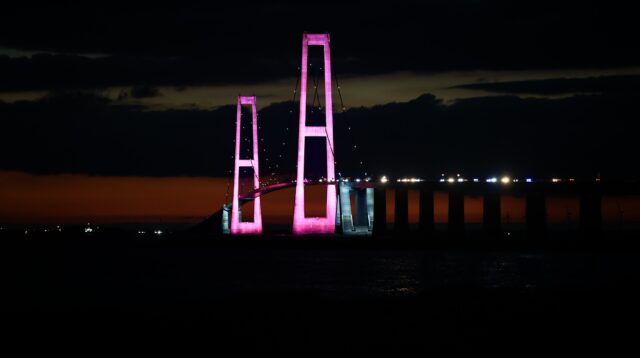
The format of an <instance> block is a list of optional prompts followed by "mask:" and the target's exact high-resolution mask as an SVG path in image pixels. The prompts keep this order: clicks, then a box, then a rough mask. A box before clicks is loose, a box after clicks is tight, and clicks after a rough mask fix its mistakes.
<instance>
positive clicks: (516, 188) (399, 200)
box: [214, 181, 640, 236]
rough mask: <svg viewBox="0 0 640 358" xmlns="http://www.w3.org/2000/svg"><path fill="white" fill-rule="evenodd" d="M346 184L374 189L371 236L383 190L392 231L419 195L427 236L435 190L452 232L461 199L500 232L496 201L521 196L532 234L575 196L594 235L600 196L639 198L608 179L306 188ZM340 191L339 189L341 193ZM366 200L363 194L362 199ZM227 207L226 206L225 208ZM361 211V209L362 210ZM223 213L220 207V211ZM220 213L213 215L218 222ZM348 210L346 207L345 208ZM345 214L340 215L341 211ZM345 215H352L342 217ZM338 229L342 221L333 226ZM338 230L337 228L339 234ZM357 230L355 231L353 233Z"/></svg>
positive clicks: (380, 224)
mask: <svg viewBox="0 0 640 358" xmlns="http://www.w3.org/2000/svg"><path fill="white" fill-rule="evenodd" d="M336 184H341V185H342V186H346V190H347V193H349V191H355V192H356V194H358V192H362V191H365V190H367V189H370V190H372V191H373V201H372V202H373V203H374V205H372V209H371V210H372V211H373V212H372V215H371V217H370V218H369V220H368V221H369V225H367V226H369V234H371V231H372V232H373V233H375V234H382V233H385V232H386V231H387V226H388V225H387V224H388V223H387V219H386V218H387V215H386V213H387V202H386V201H387V199H386V197H387V196H386V192H387V191H388V190H393V191H394V192H395V195H394V197H395V199H394V201H395V203H394V204H395V205H394V214H395V215H394V222H393V231H394V232H400V233H401V232H406V231H408V230H409V221H408V192H409V191H418V192H419V198H420V199H419V228H420V231H422V232H425V233H429V232H431V231H433V230H434V200H433V194H434V193H435V192H446V193H448V197H449V198H448V200H449V205H448V206H449V209H448V230H449V232H451V233H454V234H455V233H463V232H464V196H465V195H471V196H482V197H483V199H484V200H483V223H482V224H483V229H484V230H485V231H487V232H496V233H497V232H500V230H501V214H500V205H501V203H500V202H501V200H500V197H501V196H502V195H510V196H522V197H524V198H525V202H526V204H525V223H526V230H527V232H528V233H530V234H531V235H534V236H535V235H542V234H544V232H545V231H546V229H547V217H546V216H547V215H546V210H547V209H546V198H547V197H553V196H559V197H560V196H562V197H577V198H578V199H579V209H580V211H579V227H580V230H582V231H585V232H593V233H597V232H599V231H601V230H602V197H603V196H630V195H631V196H633V195H640V183H638V182H606V181H592V182H585V181H575V182H572V181H562V182H556V183H552V182H533V183H527V182H515V183H514V182H510V183H507V184H503V183H500V182H498V183H487V182H455V183H448V182H445V183H443V182H427V181H424V182H414V183H411V182H387V183H379V182H365V181H361V182H354V181H350V182H338V183H328V182H307V183H305V186H311V185H313V186H319V185H336ZM295 185H296V183H295V182H287V183H279V184H274V185H269V186H266V187H263V188H260V189H257V190H254V191H251V192H249V193H247V194H245V195H243V196H242V197H240V203H241V205H242V204H244V203H246V202H248V201H251V200H253V199H254V198H256V197H258V196H262V195H267V194H269V193H271V192H275V191H279V190H284V189H287V188H293V187H295ZM339 192H340V191H339ZM363 197H364V196H363ZM227 207H228V205H227ZM363 208H364V209H365V210H362V209H363ZM359 209H360V210H358V211H359V212H361V213H362V212H366V205H364V206H360V207H359ZM223 210H224V209H223ZM223 210H221V211H220V212H218V213H216V214H214V216H215V217H218V218H221V212H222V211H223ZM349 210H350V208H349ZM343 214H344V213H343ZM346 214H350V212H349V213H346ZM353 223H354V225H355V223H360V225H362V224H363V223H364V224H365V225H366V223H367V220H366V219H365V218H363V217H362V216H361V217H360V218H355V217H354V218H353ZM336 224H337V225H340V222H337V223H336ZM338 231H339V230H338ZM354 231H355V229H354Z"/></svg>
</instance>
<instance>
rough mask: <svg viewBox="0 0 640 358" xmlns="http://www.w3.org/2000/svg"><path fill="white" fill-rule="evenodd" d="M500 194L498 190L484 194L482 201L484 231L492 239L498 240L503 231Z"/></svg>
mask: <svg viewBox="0 0 640 358" xmlns="http://www.w3.org/2000/svg"><path fill="white" fill-rule="evenodd" d="M500 209H501V206H500V193H499V192H498V190H497V189H493V190H490V191H488V192H486V193H485V194H484V199H483V201H482V229H483V230H484V232H485V234H486V235H487V236H488V237H490V238H498V237H499V236H500V232H501V230H502V227H501V220H500Z"/></svg>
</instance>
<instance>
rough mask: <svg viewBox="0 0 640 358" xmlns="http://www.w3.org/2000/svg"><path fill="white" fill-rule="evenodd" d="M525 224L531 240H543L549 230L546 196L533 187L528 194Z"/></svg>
mask: <svg viewBox="0 0 640 358" xmlns="http://www.w3.org/2000/svg"><path fill="white" fill-rule="evenodd" d="M525 222H526V228H527V236H528V237H529V238H538V239H539V238H542V237H544V235H545V233H546V230H547V208H546V199H545V195H544V193H543V192H542V190H540V189H539V188H536V187H532V188H530V189H529V190H528V191H527V193H526V204H525Z"/></svg>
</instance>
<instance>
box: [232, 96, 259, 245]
mask: <svg viewBox="0 0 640 358" xmlns="http://www.w3.org/2000/svg"><path fill="white" fill-rule="evenodd" d="M247 104H248V105H251V119H252V120H251V126H252V138H253V141H252V144H253V153H252V154H251V157H250V158H249V159H241V158H240V142H241V139H242V138H240V132H241V131H240V129H241V128H242V123H241V117H242V105H247ZM234 159H235V165H234V171H233V201H232V204H231V205H232V206H231V230H230V232H231V234H261V233H262V210H261V208H260V197H259V196H258V197H256V198H253V221H252V222H242V221H241V219H240V218H241V215H242V212H241V209H240V199H239V194H240V193H239V190H240V188H239V185H240V168H251V169H252V170H253V189H254V190H257V189H259V188H260V179H259V178H260V170H259V161H258V112H257V110H256V97H255V96H238V105H237V111H236V148H235V157H234Z"/></svg>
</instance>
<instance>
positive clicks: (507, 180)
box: [379, 174, 600, 184]
mask: <svg viewBox="0 0 640 358" xmlns="http://www.w3.org/2000/svg"><path fill="white" fill-rule="evenodd" d="M379 181H380V183H383V184H384V183H387V182H389V181H390V179H389V178H388V177H387V176H386V175H383V176H382V177H380V180H379ZM423 181H425V180H424V179H422V178H417V177H411V178H398V179H396V182H398V183H420V182H423ZM438 181H439V182H440V183H450V184H453V183H466V182H473V183H479V182H481V181H484V182H485V183H501V184H510V183H519V182H525V183H533V182H534V180H533V178H529V177H527V178H524V179H520V178H511V177H510V176H508V175H505V176H502V177H489V178H485V179H484V180H481V179H480V178H471V179H469V178H465V177H463V176H461V175H460V174H456V176H449V177H446V176H445V175H444V174H442V177H441V178H440V179H439V180H438ZM575 181H576V180H575V178H568V179H563V178H551V182H552V183H561V182H575ZM596 181H600V178H596ZM538 182H544V180H538Z"/></svg>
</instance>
